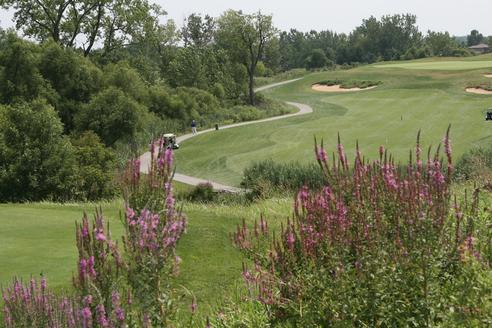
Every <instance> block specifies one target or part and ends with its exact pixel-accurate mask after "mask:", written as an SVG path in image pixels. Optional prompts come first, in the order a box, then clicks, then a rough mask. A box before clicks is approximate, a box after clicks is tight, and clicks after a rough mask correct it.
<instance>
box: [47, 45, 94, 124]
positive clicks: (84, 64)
mask: <svg viewBox="0 0 492 328" xmlns="http://www.w3.org/2000/svg"><path fill="white" fill-rule="evenodd" d="M38 66H39V71H40V72H41V74H42V76H43V78H44V79H45V80H47V81H48V82H49V83H50V85H51V86H52V87H53V89H54V90H55V91H56V92H57V93H58V95H59V97H58V99H57V100H56V102H55V103H54V104H53V105H54V107H55V109H56V110H57V112H58V113H59V115H60V117H61V119H62V122H63V124H64V128H65V132H66V133H69V132H70V131H72V129H73V119H74V116H75V115H76V113H77V112H78V111H79V109H80V108H81V107H83V103H87V102H89V101H90V99H91V97H92V96H93V95H95V94H96V93H97V92H98V91H99V90H100V89H101V87H102V72H101V70H100V69H99V68H98V67H97V66H95V65H94V64H93V63H92V62H90V61H89V60H88V59H87V58H83V57H82V56H81V55H79V54H77V53H76V52H75V51H73V50H72V49H70V48H62V47H61V46H60V45H59V44H57V43H55V42H47V43H46V44H44V45H43V46H42V48H41V53H40V60H39V65H38Z"/></svg>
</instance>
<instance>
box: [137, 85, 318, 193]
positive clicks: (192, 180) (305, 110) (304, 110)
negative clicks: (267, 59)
mask: <svg viewBox="0 0 492 328" xmlns="http://www.w3.org/2000/svg"><path fill="white" fill-rule="evenodd" d="M300 79H302V78H299V79H293V80H288V81H283V82H279V83H273V84H269V85H265V86H262V87H259V88H256V89H255V92H260V91H264V90H267V89H271V88H275V87H278V86H281V85H284V84H287V83H292V82H295V81H298V80H300ZM286 103H287V104H288V105H291V106H294V107H297V108H298V109H299V111H298V112H295V113H293V114H285V115H280V116H274V117H269V118H265V119H262V120H256V121H248V122H241V123H235V124H230V125H224V126H221V127H220V129H221V130H224V129H231V128H236V127H239V126H244V125H250V124H259V123H263V122H271V121H276V120H282V119H285V118H289V117H294V116H299V115H305V114H310V113H312V112H313V109H312V108H311V106H309V105H306V104H300V103H295V102H290V101H287V102H286ZM213 131H215V129H213V128H212V129H207V130H203V131H199V132H198V133H197V134H195V135H193V134H192V133H188V134H184V135H182V136H179V137H177V138H176V142H177V143H179V144H181V143H182V142H183V141H185V140H188V139H190V138H193V137H195V136H199V135H201V134H204V133H210V132H213ZM150 159H151V156H150V152H146V153H144V154H142V155H141V156H140V171H141V172H142V173H147V172H148V170H149V166H150ZM174 180H175V181H179V182H182V183H186V184H189V185H193V186H196V185H198V184H200V183H207V182H208V183H211V184H212V186H213V188H214V190H219V191H226V192H233V193H236V192H241V191H243V189H241V188H237V187H233V186H226V185H223V184H220V183H218V182H215V181H210V180H207V179H201V178H196V177H192V176H189V175H184V174H180V173H176V174H175V175H174Z"/></svg>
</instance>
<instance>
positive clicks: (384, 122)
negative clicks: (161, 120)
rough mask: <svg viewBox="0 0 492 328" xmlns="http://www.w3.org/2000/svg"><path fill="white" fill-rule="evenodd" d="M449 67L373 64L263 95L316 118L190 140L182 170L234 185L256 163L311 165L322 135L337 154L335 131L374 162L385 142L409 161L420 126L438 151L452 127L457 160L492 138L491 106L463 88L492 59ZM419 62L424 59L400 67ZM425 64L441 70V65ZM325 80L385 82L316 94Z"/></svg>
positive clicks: (181, 156) (480, 78) (313, 76)
mask: <svg viewBox="0 0 492 328" xmlns="http://www.w3.org/2000/svg"><path fill="white" fill-rule="evenodd" d="M479 59H481V60H482V61H481V60H479ZM446 62H447V64H446V67H450V68H451V69H450V70H448V71H446V70H438V71H432V70H428V69H424V70H417V69H411V70H410V69H404V68H387V67H384V66H383V65H368V66H363V67H359V68H355V69H351V70H346V71H332V72H320V73H313V74H310V75H307V76H306V77H304V78H303V79H302V80H299V81H296V82H293V83H291V84H286V85H283V86H280V87H278V88H275V89H271V90H268V91H265V92H264V94H265V96H267V97H272V98H275V99H277V100H284V101H294V102H299V103H305V104H308V105H310V106H312V107H313V109H314V113H313V114H309V115H304V116H300V117H293V118H289V119H285V120H279V121H275V122H268V123H262V124H255V125H250V126H245V127H239V128H234V129H230V130H222V131H217V133H213V134H208V135H202V136H198V137H196V138H193V139H190V140H188V141H186V142H184V143H183V144H182V145H181V147H182V148H181V149H180V150H179V151H178V152H176V158H177V169H178V172H180V173H184V174H189V175H192V176H197V177H200V178H205V179H211V180H216V181H218V182H222V183H226V184H232V185H236V186H237V185H239V183H240V181H241V177H242V173H243V171H244V169H245V168H246V167H247V166H248V165H249V164H250V163H252V162H258V161H263V160H267V159H274V160H275V161H280V162H289V161H293V160H294V161H295V160H297V161H299V162H304V163H306V162H309V161H312V160H313V158H314V157H313V156H314V155H313V151H312V146H311V145H312V144H313V137H314V136H316V137H317V138H318V140H319V139H321V138H323V139H324V141H325V144H326V146H327V149H328V150H329V151H334V150H335V145H336V139H337V133H338V132H339V133H340V135H341V137H342V142H343V144H344V145H345V147H347V148H350V149H353V147H354V146H355V143H356V141H357V140H358V141H359V145H360V147H361V150H362V151H363V153H364V154H366V156H369V157H372V158H375V156H376V155H377V154H376V152H375V151H374V150H375V149H378V147H379V146H380V145H384V146H385V147H386V148H387V149H389V150H390V151H391V152H392V153H393V154H394V155H396V157H397V158H399V159H401V160H402V161H405V160H406V158H407V156H408V150H409V147H410V145H413V144H414V141H415V137H416V134H417V131H418V130H419V129H421V130H422V142H423V145H425V146H426V147H427V146H429V145H431V144H432V145H434V146H437V144H438V143H439V142H440V141H441V140H442V137H443V134H444V132H445V131H446V128H447V126H448V125H449V124H451V125H452V128H451V138H452V142H453V148H454V153H455V156H456V157H455V158H458V157H459V156H460V155H461V154H463V153H464V152H465V151H466V150H467V149H469V148H470V146H472V145H479V144H485V143H488V142H490V140H492V134H491V132H490V131H491V130H490V122H486V121H485V120H484V117H485V112H486V110H487V108H490V100H489V97H486V96H480V95H474V94H470V93H467V92H465V90H464V88H465V86H466V85H467V84H468V83H469V82H476V81H483V82H484V83H485V82H488V79H487V78H486V77H483V74H484V73H485V72H490V69H491V67H492V57H490V56H476V57H470V58H467V59H466V60H463V59H462V60H461V61H449V60H447V61H446ZM462 62H465V63H467V62H471V63H472V64H473V65H478V67H488V68H484V69H480V70H476V69H474V70H457V69H453V67H455V68H460V67H461V68H462V67H463V63H462ZM414 63H415V64H419V63H422V62H421V61H416V62H406V63H402V64H406V65H413V64H414ZM425 63H428V64H426V65H432V64H435V65H438V66H439V65H440V64H442V60H434V61H428V62H425ZM453 65H454V66H453ZM466 65H467V64H465V65H464V66H466ZM376 68H377V69H376ZM322 80H344V81H349V80H368V81H383V84H382V85H381V86H379V87H378V88H376V89H374V90H371V92H361V93H350V94H347V93H343V94H342V93H320V92H316V91H313V90H312V89H311V86H312V84H314V83H315V82H317V81H322ZM348 154H349V155H352V154H353V151H352V150H349V151H348Z"/></svg>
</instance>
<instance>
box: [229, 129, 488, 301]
mask: <svg viewBox="0 0 492 328" xmlns="http://www.w3.org/2000/svg"><path fill="white" fill-rule="evenodd" d="M444 145H445V147H444V148H445V154H446V157H447V162H448V171H447V172H443V169H442V161H441V160H439V152H437V153H436V154H435V156H434V157H431V156H429V158H428V160H427V163H426V167H425V169H424V168H423V167H422V164H421V157H420V156H421V150H420V142H419V140H417V147H416V154H415V155H416V161H415V162H413V161H412V160H410V161H409V163H408V164H407V166H406V167H403V168H402V167H399V166H397V165H395V164H394V161H393V159H392V158H391V156H389V157H388V154H387V151H386V150H385V149H384V147H382V146H381V147H380V149H379V155H380V156H379V160H378V161H374V162H372V163H367V162H365V160H364V159H363V158H362V155H361V153H360V151H359V148H358V146H357V151H356V154H355V160H354V165H353V167H352V168H350V167H349V165H348V163H347V157H346V155H345V152H344V149H343V146H342V145H341V144H340V142H339V143H338V145H337V148H336V153H338V160H334V163H333V165H330V164H329V163H327V159H326V158H327V156H326V151H324V149H323V148H322V147H319V146H318V145H315V152H316V160H317V161H318V162H319V164H320V166H321V168H322V170H323V172H324V176H325V177H327V179H328V181H329V183H328V185H327V186H326V187H325V188H324V189H323V190H321V191H311V190H309V189H308V188H307V187H303V188H301V189H300V190H299V192H298V193H297V195H296V197H295V202H294V216H293V219H292V220H288V222H287V225H286V226H285V227H282V228H281V234H280V237H279V238H275V236H272V237H271V236H269V234H268V233H267V232H266V233H263V230H262V234H258V233H252V232H251V231H250V230H249V229H248V227H247V226H246V224H245V223H244V222H243V224H242V225H241V226H238V227H237V231H236V232H235V234H234V236H233V241H234V244H235V245H236V246H237V247H238V248H240V249H243V250H245V251H247V253H248V254H253V256H254V258H255V259H256V261H257V262H256V263H257V266H258V263H261V264H262V267H258V268H256V269H255V270H254V271H250V270H248V269H246V268H244V269H243V277H244V279H245V280H246V281H247V283H248V285H255V286H257V287H258V288H259V293H260V295H262V296H261V299H262V300H264V301H265V302H272V298H271V297H269V296H268V295H270V291H271V290H272V289H273V288H277V289H278V290H279V291H280V292H281V293H282V296H281V297H280V299H281V298H282V297H287V298H288V297H290V296H292V295H296V293H297V292H298V291H297V290H296V285H295V283H294V282H295V278H293V277H294V276H295V270H297V269H298V268H305V267H309V266H314V267H315V268H320V267H324V266H327V267H328V268H330V269H329V270H328V271H330V270H331V271H330V272H333V273H334V274H336V272H338V271H339V268H340V267H341V268H344V267H345V268H346V267H349V268H354V269H355V270H357V271H361V270H363V269H364V265H365V263H364V261H365V259H367V258H368V257H370V256H371V254H376V253H377V252H378V251H379V250H380V247H385V248H387V249H386V250H385V252H386V254H391V257H392V258H394V260H395V261H398V259H399V258H402V259H403V260H402V261H404V258H405V257H406V256H408V254H410V253H412V254H421V253H422V250H421V249H420V248H421V247H423V248H424V249H429V248H431V247H437V248H438V249H440V248H441V246H442V247H444V248H445V249H448V246H444V245H438V246H436V245H431V243H439V242H445V241H442V240H441V239H440V237H439V238H438V237H437V236H441V235H442V233H443V230H444V229H449V227H450V226H453V222H451V221H450V217H452V216H450V215H449V214H450V213H449V209H450V201H449V200H450V180H451V173H452V170H451V169H452V166H451V163H452V161H451V146H450V142H449V130H448V132H447V133H446V137H445V139H444ZM455 208H456V217H457V224H456V226H457V228H456V229H457V230H456V241H455V243H454V247H455V248H454V249H458V248H459V247H461V248H460V249H461V250H462V253H466V252H468V253H471V254H473V255H474V256H475V257H477V258H478V257H479V256H478V253H477V252H476V249H477V247H476V246H475V245H474V242H475V240H474V238H473V236H472V235H471V233H470V231H468V232H467V233H465V234H464V233H462V232H461V230H462V227H460V222H461V218H462V216H463V213H462V212H461V211H460V210H459V208H458V206H457V205H455ZM263 220H264V219H263V218H261V222H263ZM262 225H263V223H262ZM256 226H257V225H256V224H255V231H256V230H257V228H256ZM463 236H466V237H463ZM270 237H271V239H270ZM259 244H263V245H267V247H268V248H269V250H268V255H265V254H263V255H258V252H256V251H257V250H258V246H257V245H259ZM460 245H461V246H460ZM449 249H452V247H449ZM348 254H350V256H348ZM265 256H267V258H268V259H265ZM334 259H336V261H338V264H337V265H336V267H333V265H334V264H333V263H331V262H330V261H335V260H334ZM328 262H330V264H328ZM275 277H276V279H275ZM268 284H270V285H268ZM267 291H268V292H267ZM289 295H290V296H289Z"/></svg>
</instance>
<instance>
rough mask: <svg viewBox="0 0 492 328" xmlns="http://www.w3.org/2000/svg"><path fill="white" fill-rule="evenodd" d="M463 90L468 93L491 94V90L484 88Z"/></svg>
mask: <svg viewBox="0 0 492 328" xmlns="http://www.w3.org/2000/svg"><path fill="white" fill-rule="evenodd" d="M465 91H466V92H470V93H476V94H479V95H492V91H489V90H485V89H482V88H466V89H465Z"/></svg>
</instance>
